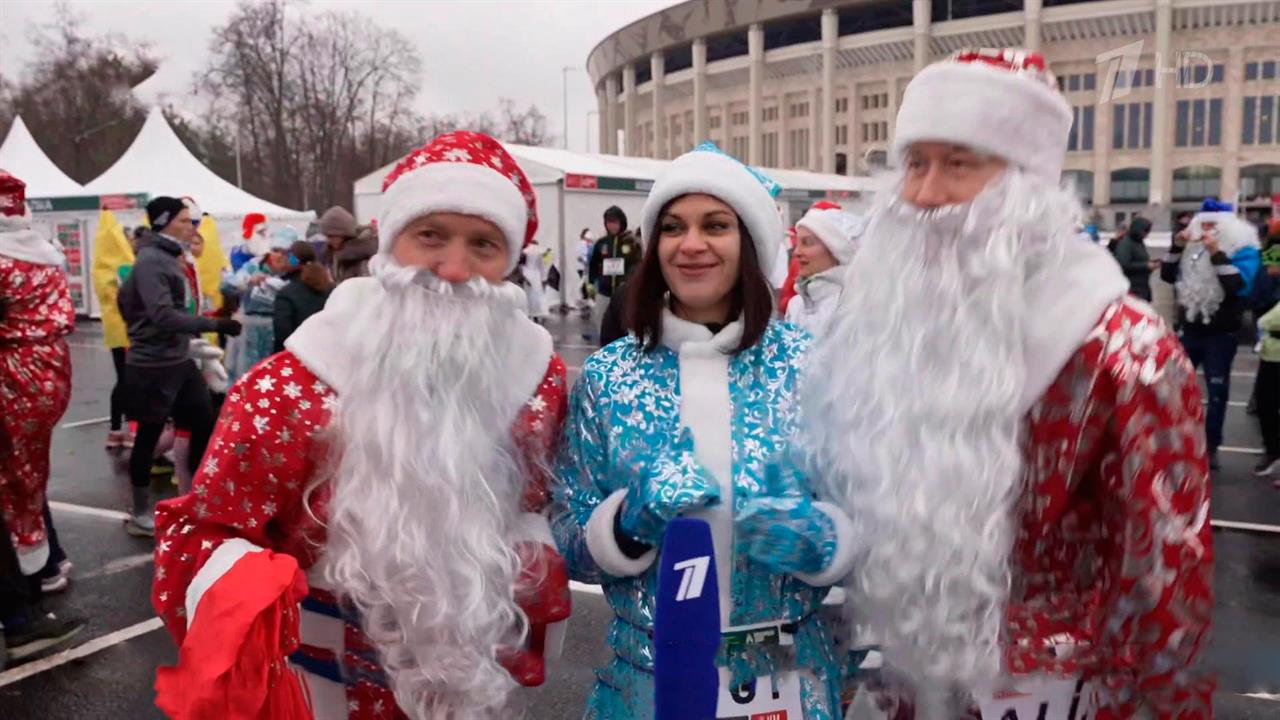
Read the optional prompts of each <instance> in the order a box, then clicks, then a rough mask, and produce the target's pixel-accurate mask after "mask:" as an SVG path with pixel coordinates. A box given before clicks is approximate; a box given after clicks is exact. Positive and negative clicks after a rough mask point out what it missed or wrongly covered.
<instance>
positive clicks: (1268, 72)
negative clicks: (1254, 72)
mask: <svg viewBox="0 0 1280 720" xmlns="http://www.w3.org/2000/svg"><path fill="white" fill-rule="evenodd" d="M1262 79H1263V80H1275V79H1276V63H1275V61H1274V60H1268V61H1266V62H1264V63H1262Z"/></svg>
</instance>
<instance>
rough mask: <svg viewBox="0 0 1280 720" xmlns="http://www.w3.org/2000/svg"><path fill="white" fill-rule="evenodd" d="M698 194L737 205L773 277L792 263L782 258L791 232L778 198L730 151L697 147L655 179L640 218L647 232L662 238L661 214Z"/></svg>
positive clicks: (763, 265)
mask: <svg viewBox="0 0 1280 720" xmlns="http://www.w3.org/2000/svg"><path fill="white" fill-rule="evenodd" d="M692 194H703V195H710V196H712V197H714V198H716V199H718V200H720V201H721V202H723V203H725V204H726V205H728V206H729V207H731V208H733V211H734V212H735V213H737V214H738V217H739V218H740V219H741V220H742V223H743V224H744V225H746V226H747V231H748V232H750V233H751V239H752V241H753V242H754V244H755V249H756V257H757V258H758V259H759V260H760V269H761V270H762V271H763V272H764V275H765V277H767V278H770V280H771V281H772V280H773V279H774V277H775V276H776V275H777V270H778V268H779V266H780V263H782V264H785V261H786V259H785V258H782V257H780V255H781V254H782V253H781V249H782V237H783V235H784V232H785V231H784V229H783V227H782V217H781V216H780V215H779V214H778V206H777V205H776V204H775V203H774V200H773V196H772V195H770V194H769V191H768V190H766V189H765V187H764V185H762V184H761V182H760V180H759V179H758V178H756V176H755V175H753V174H752V173H751V171H750V170H748V169H747V167H746V166H745V165H743V164H742V163H741V162H739V161H737V160H735V159H734V158H732V157H730V156H728V155H724V154H722V153H719V152H713V151H710V150H694V151H692V152H687V153H685V154H684V155H681V156H680V157H678V158H676V159H675V160H673V161H672V162H671V164H670V165H669V166H667V169H666V170H664V171H663V173H662V174H661V175H660V176H658V179H657V180H656V181H655V182H654V183H653V189H652V190H650V191H649V197H648V199H646V200H645V201H644V210H643V211H642V212H641V216H640V217H641V221H640V222H641V227H642V228H643V229H644V236H645V237H646V238H656V237H658V235H660V233H659V232H658V229H657V228H658V220H659V218H658V213H659V212H661V211H662V208H664V207H666V205H667V203H669V202H671V201H672V200H675V199H676V198H678V197H681V196H682V195H692ZM783 269H784V270H785V268H783Z"/></svg>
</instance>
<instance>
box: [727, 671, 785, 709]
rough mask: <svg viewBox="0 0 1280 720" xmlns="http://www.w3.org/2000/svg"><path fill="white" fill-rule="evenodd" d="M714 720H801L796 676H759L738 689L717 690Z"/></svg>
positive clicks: (780, 674) (779, 674)
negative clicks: (718, 698)
mask: <svg viewBox="0 0 1280 720" xmlns="http://www.w3.org/2000/svg"><path fill="white" fill-rule="evenodd" d="M775 680H776V681H777V684H776V685H775V684H774V681H775ZM716 720H804V707H803V706H802V705H801V703H800V673H799V672H795V671H792V672H784V673H778V674H777V675H776V676H773V677H771V676H769V675H762V676H760V677H758V678H756V679H755V680H752V681H751V682H749V683H747V684H745V685H743V686H741V687H736V688H724V687H722V688H720V700H719V701H718V702H717V703H716Z"/></svg>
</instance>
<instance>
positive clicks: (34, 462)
mask: <svg viewBox="0 0 1280 720" xmlns="http://www.w3.org/2000/svg"><path fill="white" fill-rule="evenodd" d="M0 302H3V303H4V304H5V311H4V314H3V320H0V408H3V411H2V412H0V510H3V512H4V519H5V523H6V525H8V528H9V534H10V538H9V539H10V541H11V542H12V543H13V545H14V547H15V548H17V550H18V554H19V556H24V555H26V554H27V552H30V551H34V550H35V549H36V548H41V547H43V546H44V544H45V540H46V531H45V527H44V515H43V513H42V509H43V507H44V500H45V490H46V488H47V486H48V484H49V451H50V445H51V442H52V440H53V429H54V427H55V426H56V425H57V423H58V420H60V419H61V418H62V415H63V413H65V412H66V410H67V403H68V402H69V401H70V399H71V353H70V350H69V349H68V348H67V343H66V340H65V338H66V336H67V335H70V334H71V332H72V331H73V330H75V308H74V307H73V306H72V304H71V293H70V290H69V289H68V286H67V274H66V272H64V271H63V269H62V268H60V267H54V266H50V265H37V264H34V263H29V262H25V261H21V260H14V259H12V258H8V257H3V256H0Z"/></svg>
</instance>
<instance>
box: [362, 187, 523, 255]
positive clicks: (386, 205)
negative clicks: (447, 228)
mask: <svg viewBox="0 0 1280 720" xmlns="http://www.w3.org/2000/svg"><path fill="white" fill-rule="evenodd" d="M382 208H383V209H382V216H381V217H380V218H379V219H378V250H379V252H383V253H388V252H391V243H392V242H394V241H395V239H396V236H397V235H399V234H400V232H401V231H403V230H404V228H405V226H407V225H408V224H409V223H411V222H413V221H414V220H417V219H418V218H420V217H424V216H426V215H430V214H431V213H433V212H455V213H462V214H464V215H474V216H476V217H480V218H484V219H485V220H488V221H489V222H491V223H493V224H494V225H497V226H498V229H499V230H501V231H502V235H503V237H504V238H506V241H507V272H508V273H509V272H511V271H512V270H514V269H515V268H516V265H517V264H518V263H519V261H520V251H521V250H522V249H523V247H524V241H525V224H526V222H527V221H528V217H529V207H528V205H527V204H526V203H525V200H524V197H523V196H522V195H521V194H520V191H519V190H518V189H517V188H516V186H515V185H514V184H512V182H511V180H510V178H507V177H506V176H504V175H503V174H502V173H499V172H498V171H497V170H494V169H492V168H490V167H487V166H484V165H477V164H474V163H464V162H435V163H427V164H425V165H422V166H421V167H418V168H415V169H413V170H411V171H409V172H406V173H405V174H403V175H401V176H400V177H399V178H396V180H395V182H393V183H392V184H391V186H390V187H388V188H387V189H386V191H385V192H384V193H383V194H382Z"/></svg>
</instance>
